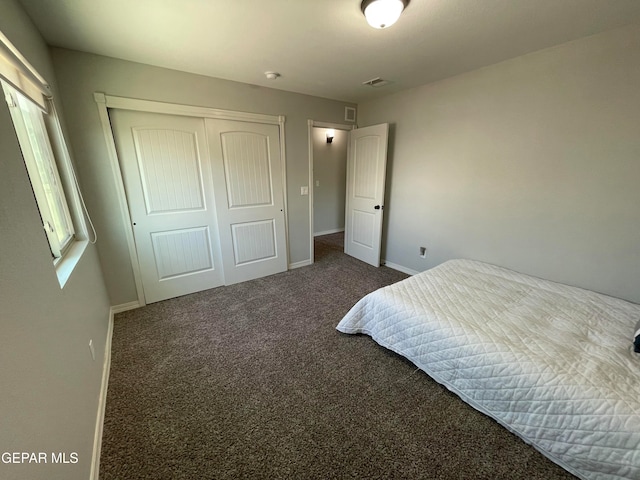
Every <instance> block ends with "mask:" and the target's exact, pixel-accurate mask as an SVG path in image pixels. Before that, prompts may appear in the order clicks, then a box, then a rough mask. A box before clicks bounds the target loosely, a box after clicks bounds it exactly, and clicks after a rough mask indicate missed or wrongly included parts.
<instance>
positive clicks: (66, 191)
mask: <svg viewBox="0 0 640 480" xmlns="http://www.w3.org/2000/svg"><path fill="white" fill-rule="evenodd" d="M0 82H1V84H2V89H3V91H4V93H5V98H6V101H7V104H8V105H9V110H10V113H11V119H12V121H13V125H14V127H15V130H16V135H17V138H18V143H19V144H20V148H21V150H22V156H23V159H24V162H25V165H26V167H27V172H28V174H29V180H30V181H31V186H32V188H33V193H34V196H35V199H36V203H37V205H38V210H39V212H40V217H41V219H42V223H43V230H44V232H45V234H46V238H47V241H48V244H49V248H50V250H51V256H52V261H53V265H54V267H55V270H56V274H57V277H58V281H59V283H60V287H61V288H62V287H64V285H65V284H66V282H67V280H68V279H69V277H70V276H71V273H72V271H73V269H74V267H75V265H76V264H77V263H78V261H79V259H80V257H81V256H82V253H83V252H84V250H85V248H86V246H87V243H88V241H87V230H86V224H85V222H84V216H83V214H82V209H81V203H80V199H79V195H78V192H77V189H76V184H75V177H74V174H73V170H72V168H73V167H72V165H71V159H70V157H69V153H68V150H67V147H66V143H65V141H64V137H63V136H62V129H61V127H60V121H59V119H58V117H57V114H56V111H55V107H54V105H53V100H51V99H46V100H45V106H46V107H47V111H46V112H45V111H43V110H42V109H41V107H40V105H37V104H36V103H34V102H32V101H31V100H30V99H29V98H28V97H26V96H24V95H22V94H21V92H19V91H18V90H17V89H15V88H14V87H13V86H12V85H10V84H8V83H7V82H5V81H2V80H0ZM61 173H62V175H61Z"/></svg>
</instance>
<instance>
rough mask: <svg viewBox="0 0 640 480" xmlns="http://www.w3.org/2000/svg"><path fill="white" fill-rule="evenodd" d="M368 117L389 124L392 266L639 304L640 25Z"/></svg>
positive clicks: (467, 78)
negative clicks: (460, 267) (513, 276)
mask: <svg viewBox="0 0 640 480" xmlns="http://www.w3.org/2000/svg"><path fill="white" fill-rule="evenodd" d="M358 115H359V121H360V124H361V125H371V124H376V123H381V122H390V123H391V135H390V150H389V152H390V155H389V168H388V172H389V173H388V175H389V178H388V183H387V198H388V200H387V201H386V202H385V205H386V208H385V216H386V222H385V227H386V229H385V233H384V235H383V238H384V240H385V244H386V248H385V251H384V257H385V258H386V259H387V260H388V261H390V262H393V263H396V264H400V265H403V266H405V267H409V268H412V269H415V270H424V269H426V268H430V267H433V266H435V265H437V264H439V263H441V262H443V261H445V260H447V259H450V258H456V257H465V258H472V259H477V260H483V261H486V262H490V263H494V264H497V265H501V266H505V267H508V268H512V269H515V270H519V271H522V272H525V273H529V274H533V275H537V276H540V277H544V278H548V279H551V280H555V281H560V282H565V283H569V284H573V285H578V286H581V287H585V288H589V289H593V290H596V291H600V292H604V293H608V294H611V295H614V296H618V297H622V298H626V299H629V300H632V301H635V302H640V275H638V272H640V187H639V185H640V26H638V25H635V26H629V27H625V28H621V29H617V30H613V31H610V32H606V33H602V34H599V35H595V36H592V37H588V38H584V39H581V40H577V41H574V42H570V43H567V44H564V45H560V46H557V47H554V48H550V49H547V50H543V51H540V52H536V53H532V54H529V55H525V56H522V57H518V58H515V59H512V60H509V61H505V62H502V63H500V64H497V65H493V66H489V67H486V68H483V69H480V70H476V71H473V72H469V73H467V74H464V75H460V76H457V77H454V78H450V79H448V80H444V81H441V82H438V83H434V84H430V85H425V86H422V87H419V88H415V89H412V90H408V91H404V92H401V93H398V94H395V95H392V96H388V97H385V98H382V99H379V100H374V101H370V102H368V103H363V104H361V105H359V112H358ZM421 245H426V246H427V247H428V248H429V252H428V256H427V259H426V260H423V259H421V258H419V257H418V247H419V246H421Z"/></svg>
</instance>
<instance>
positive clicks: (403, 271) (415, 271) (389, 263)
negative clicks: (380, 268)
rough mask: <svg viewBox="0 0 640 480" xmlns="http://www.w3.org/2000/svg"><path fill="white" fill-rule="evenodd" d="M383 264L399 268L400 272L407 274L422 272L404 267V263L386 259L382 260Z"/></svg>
mask: <svg viewBox="0 0 640 480" xmlns="http://www.w3.org/2000/svg"><path fill="white" fill-rule="evenodd" d="M382 264H383V265H384V266H385V267H389V268H393V269H394V270H398V271H399V272H402V273H406V274H407V275H417V274H418V273H420V272H419V271H417V270H413V269H411V268H407V267H403V266H402V265H398V264H396V263H391V262H387V261H386V260H384V259H383V260H382Z"/></svg>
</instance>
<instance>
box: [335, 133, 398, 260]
mask: <svg viewBox="0 0 640 480" xmlns="http://www.w3.org/2000/svg"><path fill="white" fill-rule="evenodd" d="M388 132H389V124H387V123H383V124H381V125H374V126H371V127H364V128H358V129H356V130H351V132H349V135H350V140H349V156H348V159H347V200H346V214H345V239H344V240H345V241H344V251H345V253H346V254H347V255H351V256H352V257H355V258H357V259H359V260H362V261H363V262H367V263H369V264H371V265H373V266H375V267H379V266H380V243H381V239H382V217H383V211H384V184H385V175H386V168H387V138H388Z"/></svg>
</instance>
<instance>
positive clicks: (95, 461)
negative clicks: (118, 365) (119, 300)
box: [89, 302, 138, 480]
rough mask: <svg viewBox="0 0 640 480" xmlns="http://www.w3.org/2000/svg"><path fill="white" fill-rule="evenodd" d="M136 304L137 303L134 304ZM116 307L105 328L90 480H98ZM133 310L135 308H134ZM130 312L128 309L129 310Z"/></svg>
mask: <svg viewBox="0 0 640 480" xmlns="http://www.w3.org/2000/svg"><path fill="white" fill-rule="evenodd" d="M135 303H138V302H135ZM116 308H117V307H111V309H110V310H109V325H108V327H107V339H106V341H105V345H104V359H103V363H102V383H101V385H100V397H99V399H98V413H97V416H96V428H95V433H94V437H93V455H92V458H91V472H90V475H91V476H90V477H89V478H90V480H98V477H99V475H100V450H101V448H102V427H103V425H104V412H105V407H106V405H107V387H108V385H109V370H110V368H111V339H112V337H113V316H114V315H115V314H116V311H115V310H116ZM134 308H135V307H134ZM129 310H130V309H129Z"/></svg>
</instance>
